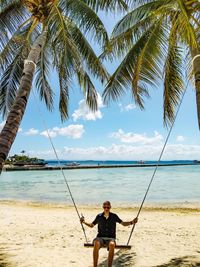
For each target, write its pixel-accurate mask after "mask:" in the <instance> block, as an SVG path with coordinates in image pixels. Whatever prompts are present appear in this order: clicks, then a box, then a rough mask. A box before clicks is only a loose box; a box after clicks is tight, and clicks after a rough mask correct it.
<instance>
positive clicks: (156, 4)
mask: <svg viewBox="0 0 200 267" xmlns="http://www.w3.org/2000/svg"><path fill="white" fill-rule="evenodd" d="M170 1H171V0H157V1H148V3H145V4H143V5H141V6H138V7H136V8H135V9H133V10H132V11H130V12H129V13H128V14H127V15H126V16H124V17H123V18H122V19H121V20H120V21H119V22H118V23H117V24H116V25H115V27H114V29H113V33H112V36H113V37H115V36H117V35H120V34H121V33H124V32H126V31H127V30H129V29H130V28H132V27H134V25H136V24H137V23H139V22H141V21H144V20H145V19H146V18H148V17H150V18H151V19H152V20H154V18H155V19H157V18H156V16H155V14H154V18H153V16H152V13H155V11H156V12H158V9H159V8H160V7H162V6H163V4H166V3H168V2H170Z"/></svg>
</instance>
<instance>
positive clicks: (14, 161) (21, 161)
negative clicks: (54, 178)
mask: <svg viewBox="0 0 200 267" xmlns="http://www.w3.org/2000/svg"><path fill="white" fill-rule="evenodd" d="M5 164H6V165H13V166H26V165H33V166H35V165H37V166H44V165H46V164H47V163H46V161H45V160H44V159H40V158H36V157H33V158H32V157H29V156H27V155H24V154H22V155H17V154H15V155H14V156H10V157H8V159H7V160H6V161H5Z"/></svg>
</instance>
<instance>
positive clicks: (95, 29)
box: [59, 0, 108, 45]
mask: <svg viewBox="0 0 200 267" xmlns="http://www.w3.org/2000/svg"><path fill="white" fill-rule="evenodd" d="M59 8H61V9H62V14H63V15H65V16H67V17H69V18H70V19H72V20H73V21H74V23H75V24H76V25H77V26H78V27H79V28H80V29H81V30H82V31H83V32H84V34H90V36H92V37H93V38H94V39H95V41H97V42H98V43H100V44H103V45H105V44H106V43H107V42H108V34H107V31H106V29H105V27H104V24H103V23H102V21H101V20H100V18H99V17H98V16H97V14H96V13H95V12H94V11H93V10H92V9H91V8H89V6H88V5H87V4H86V3H84V2H83V1H82V0H76V1H74V0H68V1H66V0H60V1H59Z"/></svg>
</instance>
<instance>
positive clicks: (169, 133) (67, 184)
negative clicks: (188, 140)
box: [32, 81, 189, 247]
mask: <svg viewBox="0 0 200 267" xmlns="http://www.w3.org/2000/svg"><path fill="white" fill-rule="evenodd" d="M188 85H189V81H188V82H187V84H186V87H185V90H184V91H183V94H182V98H181V101H180V104H179V106H178V108H177V111H176V114H175V117H174V121H173V123H172V124H171V127H170V130H169V132H168V134H167V137H166V140H165V143H164V146H163V148H162V150H161V153H160V156H159V159H158V161H157V164H156V167H155V169H154V171H153V174H152V177H151V179H150V182H149V185H148V187H147V189H146V192H145V194H144V197H143V199H142V202H141V205H140V207H139V210H138V213H137V216H136V218H138V217H139V215H140V212H141V210H142V208H143V205H144V202H145V200H146V197H147V194H148V192H149V189H150V187H151V184H152V182H153V179H154V177H155V174H156V171H157V169H158V167H159V164H160V161H161V158H162V156H163V153H164V150H165V147H166V145H167V142H168V140H169V137H170V135H171V132H172V129H173V126H174V124H175V121H176V118H177V116H178V113H179V110H180V107H181V104H182V102H183V99H184V96H185V93H186V90H187V88H188ZM32 92H33V91H32ZM33 96H34V98H35V100H36V103H37V107H38V111H39V114H40V117H41V119H42V122H43V124H44V128H45V129H46V132H47V136H48V138H49V140H50V144H51V146H52V149H53V151H54V154H55V156H56V159H57V161H58V165H59V168H60V170H61V173H62V176H63V178H64V181H65V184H66V186H67V189H68V191H69V194H70V198H71V200H72V203H73V205H74V208H75V210H76V213H77V215H78V218H79V221H80V218H81V216H80V213H79V211H78V207H77V205H76V202H75V200H74V197H73V195H72V191H71V189H70V186H69V183H68V181H67V178H66V176H65V173H64V170H63V168H62V165H61V162H60V159H59V157H58V154H57V151H56V149H55V146H54V144H53V141H52V138H51V136H50V134H49V130H48V128H47V125H46V122H45V120H44V118H43V114H42V112H41V110H40V108H39V104H38V101H37V99H36V96H35V94H34V92H33ZM80 225H81V228H82V231H83V234H84V236H85V241H86V244H87V243H88V238H87V235H86V231H85V228H84V226H83V224H82V223H80ZM134 229H135V224H133V226H132V229H131V232H130V235H129V237H128V241H127V245H126V246H125V247H128V245H129V242H130V240H131V237H132V234H133V231H134Z"/></svg>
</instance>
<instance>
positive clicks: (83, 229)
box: [32, 91, 88, 242]
mask: <svg viewBox="0 0 200 267" xmlns="http://www.w3.org/2000/svg"><path fill="white" fill-rule="evenodd" d="M32 93H33V96H34V99H35V100H36V103H37V108H38V111H39V115H40V117H41V120H42V123H43V125H44V128H45V130H46V132H47V136H48V138H49V141H50V144H51V146H52V149H53V151H54V154H55V156H56V159H57V162H58V166H59V168H60V171H61V173H62V176H63V178H64V182H65V184H66V186H67V189H68V192H69V195H70V198H71V200H72V203H73V205H74V208H75V210H76V213H77V215H78V218H79V221H80V219H81V215H80V213H79V211H78V207H77V205H76V202H75V200H74V197H73V195H72V191H71V189H70V186H69V183H68V181H67V178H66V176H65V173H64V170H63V168H62V165H61V162H60V159H59V157H58V153H57V151H56V149H55V146H54V144H53V141H52V138H51V136H50V134H49V130H48V128H47V124H46V122H45V120H44V116H43V114H42V112H41V110H40V107H39V104H38V100H37V98H36V96H35V94H34V92H33V91H32ZM80 224H81V228H82V231H83V234H84V236H85V241H86V242H88V238H87V235H86V231H85V228H84V226H83V224H82V223H81V222H80Z"/></svg>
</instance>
